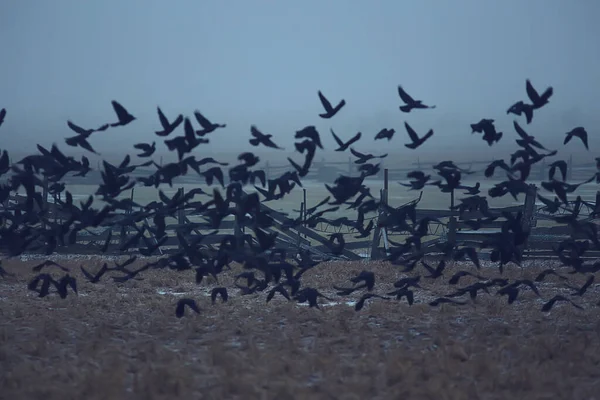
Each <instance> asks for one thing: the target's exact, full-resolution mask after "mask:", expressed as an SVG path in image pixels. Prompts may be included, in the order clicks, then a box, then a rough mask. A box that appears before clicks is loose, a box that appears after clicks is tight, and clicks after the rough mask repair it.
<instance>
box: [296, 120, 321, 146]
mask: <svg viewBox="0 0 600 400" xmlns="http://www.w3.org/2000/svg"><path fill="white" fill-rule="evenodd" d="M294 138H296V139H304V138H307V139H310V140H312V141H313V142H315V144H316V145H317V146H318V147H319V148H320V149H322V148H323V145H322V144H321V136H320V135H319V131H317V128H315V127H314V125H309V126H305V127H304V128H302V129H300V130H299V131H296V135H295V136H294Z"/></svg>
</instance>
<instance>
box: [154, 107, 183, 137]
mask: <svg viewBox="0 0 600 400" xmlns="http://www.w3.org/2000/svg"><path fill="white" fill-rule="evenodd" d="M156 110H157V112H158V119H159V121H160V125H161V126H162V128H163V130H162V131H156V132H154V133H156V134H157V135H158V136H169V135H170V134H171V133H173V131H174V130H175V129H177V127H178V126H179V125H181V123H182V122H183V115H182V114H179V115H178V116H177V118H175V120H173V122H169V120H168V119H167V117H166V116H165V114H164V113H163V112H162V110H161V109H160V107H156Z"/></svg>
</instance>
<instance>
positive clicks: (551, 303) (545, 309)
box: [542, 294, 583, 312]
mask: <svg viewBox="0 0 600 400" xmlns="http://www.w3.org/2000/svg"><path fill="white" fill-rule="evenodd" d="M557 301H566V302H568V303H571V305H572V306H573V307H575V308H578V309H580V310H583V307H581V306H580V305H579V304H576V303H574V302H573V301H571V300H570V299H567V298H566V297H565V296H561V295H560V294H557V295H556V296H554V297H553V298H551V299H550V300H548V301H547V302H546V303H545V304H544V305H543V306H542V312H548V311H550V310H551V309H552V307H553V306H554V304H555V303H556V302H557Z"/></svg>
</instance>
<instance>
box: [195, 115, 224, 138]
mask: <svg viewBox="0 0 600 400" xmlns="http://www.w3.org/2000/svg"><path fill="white" fill-rule="evenodd" d="M194 117H196V121H198V123H199V124H200V126H201V127H202V130H200V131H196V135H198V136H204V135H207V134H209V133H211V132H214V131H215V130H216V129H218V128H226V127H227V125H226V124H215V123H212V122H210V121H209V120H208V119H207V118H206V117H205V116H204V115H202V113H200V111H198V110H196V111H194Z"/></svg>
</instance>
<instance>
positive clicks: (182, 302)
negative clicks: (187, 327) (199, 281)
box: [175, 298, 200, 318]
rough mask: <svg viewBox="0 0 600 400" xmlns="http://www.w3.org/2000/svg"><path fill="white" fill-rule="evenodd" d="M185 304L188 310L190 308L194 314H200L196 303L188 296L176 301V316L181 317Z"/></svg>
mask: <svg viewBox="0 0 600 400" xmlns="http://www.w3.org/2000/svg"><path fill="white" fill-rule="evenodd" d="M186 306H187V307H189V308H190V310H192V311H193V312H195V313H196V314H200V308H198V304H196V301H195V300H193V299H189V298H183V299H179V301H178V302H177V307H176V308H175V316H176V317H177V318H181V317H183V315H184V313H185V307H186Z"/></svg>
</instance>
